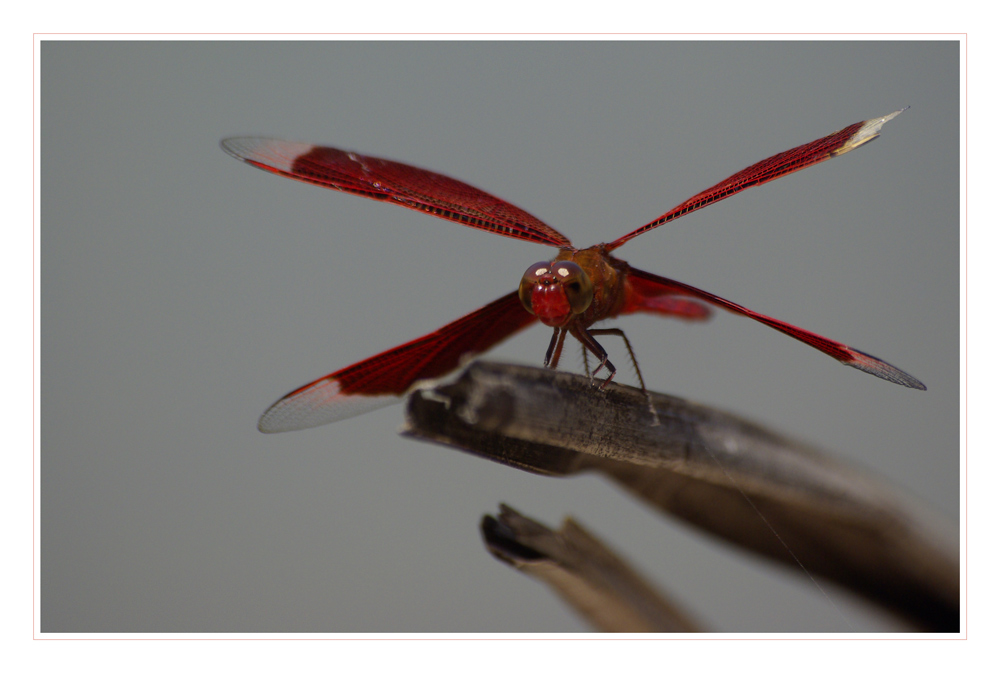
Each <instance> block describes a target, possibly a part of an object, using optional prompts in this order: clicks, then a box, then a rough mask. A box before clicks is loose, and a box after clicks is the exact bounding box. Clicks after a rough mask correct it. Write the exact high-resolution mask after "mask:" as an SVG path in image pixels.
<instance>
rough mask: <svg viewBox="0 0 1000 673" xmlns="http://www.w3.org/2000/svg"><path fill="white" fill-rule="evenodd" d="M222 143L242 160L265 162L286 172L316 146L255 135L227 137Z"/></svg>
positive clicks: (230, 153) (233, 155) (228, 151)
mask: <svg viewBox="0 0 1000 673" xmlns="http://www.w3.org/2000/svg"><path fill="white" fill-rule="evenodd" d="M220 145H221V146H222V149H223V151H225V152H226V154H228V155H230V156H232V157H235V158H237V159H239V160H240V161H246V162H248V163H254V164H257V163H259V164H264V165H266V166H270V167H272V168H277V169H278V170H280V171H285V172H291V170H292V165H293V164H294V163H295V160H296V159H297V158H298V157H300V156H302V155H303V154H308V153H309V152H311V151H312V149H313V148H314V147H315V145H310V144H309V143H294V142H288V141H286V140H275V139H273V138H258V137H253V136H241V137H236V138H226V139H225V140H223V141H222V142H221V143H220Z"/></svg>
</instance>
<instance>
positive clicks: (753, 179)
mask: <svg viewBox="0 0 1000 673" xmlns="http://www.w3.org/2000/svg"><path fill="white" fill-rule="evenodd" d="M903 110H906V108H903ZM903 110H897V111H896V112H893V113H892V114H888V115H886V116H884V117H879V118H877V119H869V120H868V121H863V122H858V123H857V124H851V125H850V126H848V127H847V128H845V129H843V130H841V131H837V132H836V133H833V134H831V135H828V136H826V137H825V138H820V139H819V140H814V141H813V142H811V143H806V144H805V145H800V146H798V147H796V148H793V149H790V150H788V151H787V152H782V153H781V154H775V155H774V156H773V157H770V158H768V159H764V160H763V161H759V162H757V163H755V164H754V165H753V166H750V167H749V168H744V169H743V170H742V171H740V172H739V173H737V174H735V175H731V176H729V177H728V178H726V179H725V180H723V181H722V182H720V183H719V184H717V185H715V186H714V187H709V188H708V189H706V190H705V191H703V192H701V193H700V194H696V195H695V196H692V197H691V198H690V199H688V200H687V201H685V202H684V203H682V204H680V205H679V206H677V207H676V208H674V209H673V210H671V211H668V212H666V213H664V214H663V215H661V216H660V217H658V218H657V219H655V220H653V221H652V222H650V223H649V224H646V225H644V226H641V227H639V228H638V229H636V230H635V231H633V232H632V233H630V234H626V235H625V236H622V237H621V238H619V239H617V240H615V241H614V242H612V243H608V244H607V250H609V251H611V250H614V249H615V248H617V247H618V246H620V245H622V244H623V243H625V242H626V241H628V240H630V239H633V238H635V237H636V236H638V235H639V234H644V233H646V232H647V231H649V230H650V229H655V228H656V227H658V226H660V225H661V224H665V223H667V222H669V221H670V220H676V219H677V218H678V217H681V216H683V215H687V214H688V213H691V212H694V211H696V210H698V209H700V208H704V207H705V206H707V205H709V204H710V203H715V202H716V201H721V200H722V199H725V198H729V197H730V196H732V195H733V194H738V193H739V192H741V191H743V190H744V189H748V188H750V187H756V186H757V185H762V184H764V183H765V182H770V181H771V180H777V179H778V178H780V177H782V176H784V175H788V174H789V173H794V172H795V171H800V170H802V169H803V168H806V167H807V166H812V165H813V164H818V163H820V162H822V161H826V160H827V159H832V158H833V157H836V156H840V155H841V154H845V153H847V152H850V151H851V150H853V149H856V148H858V147H861V146H862V145H864V144H866V143H868V142H871V141H872V140H875V138H877V137H878V134H879V130H881V128H882V125H883V124H885V123H886V122H887V121H889V120H890V119H893V118H894V117H895V116H896V115H898V114H899V113H900V112H903Z"/></svg>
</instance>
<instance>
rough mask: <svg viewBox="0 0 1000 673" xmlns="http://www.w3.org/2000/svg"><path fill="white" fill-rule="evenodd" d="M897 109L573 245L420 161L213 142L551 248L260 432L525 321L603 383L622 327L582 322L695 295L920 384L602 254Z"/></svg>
mask: <svg viewBox="0 0 1000 673" xmlns="http://www.w3.org/2000/svg"><path fill="white" fill-rule="evenodd" d="M903 109H904V110H905V109H906V108H903ZM902 111H903V110H898V111H896V112H893V113H891V114H889V115H886V116H884V117H879V118H877V119H869V120H867V121H862V122H858V123H856V124H852V125H850V126H848V127H847V128H845V129H843V130H841V131H837V132H836V133H833V134H831V135H828V136H826V137H824V138H820V139H819V140H815V141H813V142H811V143H806V144H805V145H800V146H799V147H796V148H794V149H791V150H788V151H787V152H782V153H781V154H776V155H774V156H773V157H770V158H768V159H765V160H763V161H760V162H758V163H756V164H754V165H753V166H750V167H749V168H746V169H744V170H742V171H740V172H739V173H736V174H735V175H732V176H730V177H728V178H726V179H725V180H723V181H722V182H720V183H719V184H717V185H715V186H714V187H710V188H708V189H706V190H705V191H703V192H701V193H700V194H696V195H695V196H693V197H691V198H690V199H688V200H687V201H685V202H684V203H682V204H680V205H679V206H677V207H676V208H674V209H672V210H670V211H668V212H667V213H664V214H663V215H661V216H660V217H658V218H656V219H655V220H653V221H652V222H650V223H649V224H645V225H643V226H641V227H639V228H638V229H636V230H635V231H633V232H631V233H629V234H625V235H624V236H622V237H621V238H618V239H616V240H614V241H612V242H611V243H601V244H599V245H595V246H593V247H590V248H585V249H583V250H577V249H576V248H574V247H572V245H571V244H570V242H569V239H568V238H566V237H565V236H563V235H562V234H560V233H559V232H558V231H556V230H555V229H553V228H552V227H550V226H548V225H546V224H544V223H543V222H541V221H540V220H538V219H537V218H535V217H533V216H532V215H530V214H528V213H526V212H525V211H523V210H521V209H520V208H518V207H517V206H514V205H512V204H510V203H507V202H506V201H503V200H502V199H498V198H496V197H495V196H491V195H490V194H487V193H486V192H483V191H481V190H479V189H477V188H475V187H472V186H470V185H467V184H465V183H464V182H460V181H459V180H455V179H453V178H449V177H446V176H444V175H441V174H439V173H433V172H431V171H428V170H426V169H423V168H416V167H414V166H408V165H406V164H401V163H398V162H396V161H390V160H388V159H379V158H376V157H369V156H365V155H362V154H357V153H355V152H347V151H344V150H339V149H335V148H332V147H321V146H319V145H309V144H304V143H292V142H285V141H282V140H272V139H268V138H229V139H227V140H224V141H222V149H224V150H225V151H226V152H228V153H229V154H231V155H232V156H234V157H236V158H237V159H240V160H242V161H245V162H246V163H248V164H250V165H251V166H256V167H257V168H260V169H263V170H266V171H270V172H272V173H277V174H278V175H284V176H285V177H289V178H293V179H295V180H301V181H302V182H308V183H311V184H314V185H319V186H320V187H326V188H328V189H336V190H339V191H343V192H349V193H351V194H357V195H358V196H363V197H366V198H369V199H376V200H378V201H386V202H388V203H395V204H396V205H399V206H403V207H405V208H412V209H414V210H420V211H423V212H425V213H427V214H429V215H434V216H435V217H440V218H442V219H445V220H453V221H455V222H458V223H459V224H464V225H466V226H469V227H475V228H477V229H484V230H486V231H490V232H493V233H494V234H499V235H501V236H509V237H511V238H520V239H524V240H528V241H534V242H535V243H542V244H544V245H551V246H553V247H555V248H559V253H558V254H557V255H556V256H555V259H553V260H552V261H550V262H539V263H537V264H534V265H532V266H531V267H529V268H528V270H527V271H526V272H525V273H524V275H523V276H522V278H521V283H520V287H519V288H518V290H517V291H516V292H511V293H510V294H507V295H504V296H503V297H500V298H499V299H497V300H496V301H494V302H492V303H490V304H487V305H486V306H484V307H482V308H481V309H479V310H478V311H474V312H472V313H470V314H468V315H466V316H463V317H461V318H459V319H458V320H456V321H454V322H452V323H449V324H447V325H445V326H444V327H442V328H441V329H439V330H437V331H435V332H432V333H430V334H428V335H426V336H423V337H420V338H419V339H415V340H413V341H410V342H409V343H405V344H403V345H402V346H398V347H396V348H393V349H390V350H387V351H385V352H384V353H379V354H378V355H375V356H372V357H370V358H368V359H367V360H362V361H361V362H358V363H357V364H353V365H351V366H350V367H346V368H344V369H341V370H339V371H336V372H334V373H332V374H329V375H328V376H324V377H323V378H321V379H318V380H316V381H313V382H312V383H310V384H308V385H305V386H302V387H301V388H297V389H296V390H293V391H292V392H290V393H288V394H287V395H285V396H284V397H283V398H281V399H280V400H278V401H277V402H275V403H274V404H273V405H271V407H270V408H269V409H268V410H267V411H266V412H264V415H263V416H261V418H260V423H259V424H258V427H259V429H260V430H261V432H284V431H287V430H298V429H302V428H311V427H315V426H318V425H323V424H325V423H332V422H333V421H337V420H340V419H343V418H348V417H350V416H355V415H357V414H361V413H364V412H367V411H371V410H372V409H376V408H378V407H381V406H384V405H387V404H391V403H392V402H395V401H398V400H399V399H400V398H401V397H402V396H403V395H405V394H406V393H407V392H408V391H409V390H411V389H412V388H413V386H414V384H416V383H417V382H419V381H422V380H426V379H436V378H439V377H441V376H444V375H445V374H447V373H449V372H451V371H452V370H454V369H456V368H457V367H458V366H459V365H460V364H461V363H462V362H463V360H464V359H465V358H468V357H471V356H473V355H476V354H478V353H482V352H484V351H486V350H488V349H489V348H491V347H493V346H495V345H496V344H497V343H499V342H501V341H503V340H504V339H506V338H507V337H509V336H511V335H512V334H514V333H515V332H517V331H519V330H521V329H524V328H525V327H527V326H528V325H530V324H532V323H534V322H535V321H536V320H540V321H541V322H542V323H544V324H545V325H548V326H549V327H552V328H553V334H552V339H551V341H550V342H549V347H548V351H547V352H546V355H545V365H546V366H549V367H555V366H556V365H557V363H558V360H559V355H560V353H561V352H562V346H563V340H564V339H565V337H566V334H571V335H572V336H573V337H574V338H576V339H577V340H579V341H580V342H581V343H582V344H583V347H584V349H585V350H584V354H586V352H587V351H590V352H591V353H593V354H594V355H595V356H596V357H597V359H598V363H599V364H598V365H597V368H596V369H595V370H594V371H595V373H596V372H597V371H598V370H600V369H601V368H602V367H603V368H605V369H607V371H608V377H607V379H606V380H605V381H604V383H603V384H602V385H604V384H606V383H607V382H608V381H610V380H611V378H612V377H613V376H614V374H615V367H614V365H613V364H612V363H611V362H610V361H609V360H608V354H607V352H606V351H605V350H604V348H603V347H602V346H601V345H600V344H599V343H598V342H597V340H596V339H595V338H594V336H595V335H601V334H616V335H620V336H623V337H624V333H623V332H621V330H617V329H601V330H594V329H590V327H591V325H593V324H594V323H596V322H598V321H601V320H607V319H609V318H614V317H616V316H619V315H625V314H628V313H639V312H644V313H655V314H659V315H664V316H673V317H675V318H682V319H687V320H703V319H705V318H707V317H708V315H709V309H708V307H706V306H705V305H704V304H702V303H701V302H706V303H708V304H713V305H715V306H719V307H721V308H724V309H726V310H727V311H732V312H733V313H738V314H740V315H744V316H747V317H748V318H752V319H754V320H756V321H758V322H761V323H764V324H765V325H767V326H769V327H772V328H774V329H776V330H778V331H779V332H784V333H785V334H787V335H788V336H790V337H792V338H794V339H798V340H799V341H802V342H803V343H806V344H808V345H809V346H812V347H813V348H815V349H817V350H820V351H822V352H823V353H826V354H827V355H829V356H830V357H833V358H835V359H836V360H839V361H840V362H842V363H843V364H845V365H849V366H851V367H854V368H856V369H860V370H862V371H865V372H868V373H869V374H873V375H875V376H877V377H879V378H883V379H885V380H887V381H892V382H893V383H898V384H900V385H903V386H907V387H909V388H916V389H918V390H926V387H925V386H924V384H922V383H921V382H920V381H918V380H917V379H915V378H914V377H912V376H910V375H909V374H907V373H905V372H903V371H902V370H900V369H897V368H896V367H893V366H892V365H890V364H889V363H887V362H884V361H883V360H880V359H878V358H876V357H873V356H871V355H868V354H867V353H863V352H861V351H859V350H856V349H853V348H850V347H848V346H845V345H844V344H841V343H837V342H836V341H831V340H830V339H827V338H825V337H822V336H820V335H818V334H814V333H812V332H809V331H806V330H804V329H801V328H799V327H795V326H793V325H790V324H788V323H786V322H782V321H780V320H776V319H774V318H770V317H768V316H766V315H763V314H761V313H757V312H756V311H751V310H750V309H748V308H744V307H743V306H740V305H739V304H735V303H733V302H731V301H728V300H726V299H723V298H721V297H717V296H715V295H714V294H710V293H708V292H705V291H704V290H699V289H697V288H694V287H691V286H690V285H685V284H684V283H680V282H678V281H676V280H670V279H669V278H663V277H661V276H657V275H654V274H652V273H649V272H648V271H640V270H639V269H634V268H632V267H630V266H629V265H628V264H627V263H625V262H623V261H621V260H619V259H617V258H615V257H612V255H611V251H612V250H614V249H616V248H618V247H619V246H621V245H623V244H624V243H626V242H628V241H630V240H631V239H633V238H635V237H636V236H638V235H639V234H644V233H646V232H647V231H650V230H651V229H655V228H656V227H659V226H660V225H662V224H665V223H667V222H670V221H671V220H675V219H677V218H678V217H681V216H683V215H687V214H688V213H691V212H693V211H695V210H698V209H699V208H704V207H705V206H707V205H709V204H710V203H714V202H716V201H721V200H722V199H725V198H728V197H730V196H732V195H733V194H736V193H737V192H740V191H742V190H744V189H747V188H749V187H755V186H757V185H761V184H764V183H765V182H770V181H771V180H776V179H777V178H780V177H781V176H783V175H788V174H789V173H794V172H795V171H798V170H801V169H803V168H806V167H807V166H812V165H813V164H818V163H820V162H822V161H826V160H827V159H830V158H832V157H835V156H839V155H841V154H844V153H845V152H850V151H851V150H853V149H855V148H858V147H861V146H862V145H864V144H866V143H868V142H870V141H872V140H874V139H875V138H876V137H878V135H879V131H880V130H881V128H882V125H883V124H885V123H886V122H887V121H889V120H890V119H893V118H894V117H896V116H897V115H898V114H899V113H900V112H902ZM699 300H700V301H699ZM626 345H627V341H626ZM629 351H630V352H631V348H629Z"/></svg>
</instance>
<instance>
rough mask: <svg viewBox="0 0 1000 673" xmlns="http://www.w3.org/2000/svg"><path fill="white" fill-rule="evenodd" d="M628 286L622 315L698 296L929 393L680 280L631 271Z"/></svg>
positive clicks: (902, 375) (862, 357)
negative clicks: (666, 299) (673, 299)
mask: <svg viewBox="0 0 1000 673" xmlns="http://www.w3.org/2000/svg"><path fill="white" fill-rule="evenodd" d="M626 287H627V290H626V293H627V294H626V299H625V308H624V309H623V310H622V313H637V312H642V311H649V312H654V313H655V312H659V309H658V308H657V306H656V302H657V301H658V298H660V297H663V296H667V297H669V296H671V295H686V296H689V297H697V298H698V299H701V300H703V301H707V302H708V303H710V304H715V305H716V306H721V307H722V308H724V309H726V310H727V311H732V312H733V313H738V314H740V315H745V316H746V317H748V318H753V319H754V320H756V321H757V322H761V323H764V324H765V325H767V326H768V327H773V328H774V329H776V330H778V331H779V332H784V333H785V334H787V335H788V336H790V337H792V338H793V339H798V340H799V341H801V342H802V343H805V344H808V345H810V346H812V347H813V348H815V349H816V350H820V351H823V352H824V353H826V354H827V355H829V356H830V357H832V358H834V359H836V360H839V361H840V362H842V363H844V364H845V365H849V366H851V367H854V368H855V369H860V370H861V371H863V372H868V373H869V374H873V375H875V376H877V377H879V378H880V379H885V380H886V381H892V382H893V383H898V384H899V385H901V386H906V387H907V388H916V389H917V390H927V387H926V386H925V385H924V384H923V383H921V382H920V381H918V380H917V379H915V378H913V377H912V376H910V375H909V374H907V373H906V372H904V371H902V370H901V369H897V368H896V367H893V366H892V365H890V364H889V363H888V362H884V361H882V360H879V359H878V358H877V357H874V356H871V355H868V354H867V353H863V352H861V351H859V350H855V349H854V348H851V347H849V346H845V345H844V344H841V343H837V342H836V341H831V340H830V339H827V338H826V337H822V336H820V335H818V334H814V333H812V332H809V331H806V330H804V329H801V328H799V327H795V326H794V325H789V324H788V323H786V322H782V321H780V320H775V319H774V318H770V317H768V316H766V315H764V314H762V313H757V312H756V311H751V310H750V309H748V308H744V307H743V306H740V305H739V304H735V303H733V302H731V301H729V300H727V299H723V298H722V297H717V296H715V295H714V294H711V293H709V292H705V291H704V290H699V289H698V288H696V287H691V286H690V285H685V284H684V283H678V282H677V281H676V280H670V279H669V278H663V277H661V276H657V275H654V274H651V273H649V272H646V271H640V270H639V269H634V268H633V269H629V277H628V285H627V286H626Z"/></svg>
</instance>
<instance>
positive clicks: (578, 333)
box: [570, 327, 618, 388]
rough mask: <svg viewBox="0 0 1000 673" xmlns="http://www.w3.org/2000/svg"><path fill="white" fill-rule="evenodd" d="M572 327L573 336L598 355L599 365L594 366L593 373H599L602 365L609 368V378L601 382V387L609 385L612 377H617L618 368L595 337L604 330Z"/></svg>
mask: <svg viewBox="0 0 1000 673" xmlns="http://www.w3.org/2000/svg"><path fill="white" fill-rule="evenodd" d="M570 329H571V330H572V333H573V336H574V337H576V338H577V339H578V340H579V341H580V343H582V344H583V347H584V348H586V349H587V350H588V351H590V352H591V353H593V354H594V355H595V356H597V360H598V362H597V366H596V367H594V372H593V373H594V374H597V372H599V371H601V368H602V367H604V368H606V369H607V370H608V378H606V379H604V381H603V382H601V388H604V386H606V385H608V383H609V382H610V381H611V379H613V378H614V377H615V372H616V371H618V370H616V369H615V366H614V365H613V364H611V360H609V359H608V352H607V351H606V350H604V347H603V346H601V344H599V343H597V340H596V339H595V338H594V337H593V335H594V334H601V333H603V330H593V331H591V330H586V329H583V328H582V327H580V328H570Z"/></svg>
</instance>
